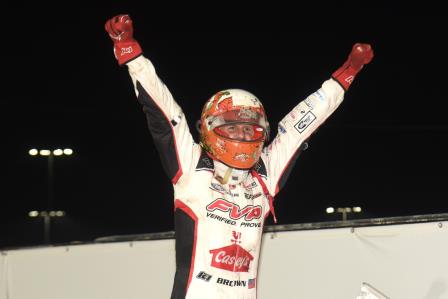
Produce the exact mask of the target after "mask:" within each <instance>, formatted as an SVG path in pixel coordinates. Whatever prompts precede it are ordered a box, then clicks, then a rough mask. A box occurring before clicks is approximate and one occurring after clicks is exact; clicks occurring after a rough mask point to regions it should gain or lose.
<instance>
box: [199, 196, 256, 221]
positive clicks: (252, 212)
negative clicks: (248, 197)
mask: <svg viewBox="0 0 448 299" xmlns="http://www.w3.org/2000/svg"><path fill="white" fill-rule="evenodd" d="M215 210H219V211H222V212H228V213H229V216H230V218H232V219H234V220H238V219H241V218H243V217H244V220H246V221H251V220H253V219H258V218H260V217H261V206H259V205H258V206H253V205H247V206H245V207H244V208H242V209H241V208H240V206H238V205H237V204H234V203H231V202H228V201H227V200H225V199H223V198H218V199H216V200H215V201H214V202H212V203H211V204H209V205H208V206H207V211H210V212H213V211H215Z"/></svg>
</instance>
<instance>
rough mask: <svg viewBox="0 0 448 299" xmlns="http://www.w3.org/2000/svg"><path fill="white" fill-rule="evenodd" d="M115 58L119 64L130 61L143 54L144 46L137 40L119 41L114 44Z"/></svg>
mask: <svg viewBox="0 0 448 299" xmlns="http://www.w3.org/2000/svg"><path fill="white" fill-rule="evenodd" d="M114 54H115V58H117V60H118V64H119V65H123V64H125V63H128V62H130V61H131V60H133V59H135V58H137V57H138V56H140V55H141V54H142V48H141V47H140V45H139V43H138V42H136V41H130V42H117V43H115V45H114Z"/></svg>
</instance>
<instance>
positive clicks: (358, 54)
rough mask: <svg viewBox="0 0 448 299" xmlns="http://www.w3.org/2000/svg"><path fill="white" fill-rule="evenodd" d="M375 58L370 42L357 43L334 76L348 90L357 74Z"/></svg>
mask: <svg viewBox="0 0 448 299" xmlns="http://www.w3.org/2000/svg"><path fill="white" fill-rule="evenodd" d="M372 58H373V49H372V47H371V46H370V45H369V44H361V43H356V44H354V45H353V47H352V51H351V52H350V55H349V56H348V58H347V60H346V61H345V63H344V64H343V65H342V66H341V67H340V68H339V69H338V70H337V71H335V72H334V73H333V75H332V78H333V79H335V80H336V81H338V82H339V84H341V86H342V87H343V88H344V89H345V90H347V89H348V88H349V87H350V85H351V84H352V82H353V80H354V79H355V76H356V74H357V73H358V72H359V71H360V70H361V69H362V68H363V67H364V65H365V64H368V63H369V62H370V61H371V60H372Z"/></svg>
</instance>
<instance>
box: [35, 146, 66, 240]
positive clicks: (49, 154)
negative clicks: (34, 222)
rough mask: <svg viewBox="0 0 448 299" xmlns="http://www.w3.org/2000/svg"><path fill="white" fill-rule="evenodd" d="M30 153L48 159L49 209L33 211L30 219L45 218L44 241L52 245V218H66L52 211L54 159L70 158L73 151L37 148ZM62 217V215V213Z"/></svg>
mask: <svg viewBox="0 0 448 299" xmlns="http://www.w3.org/2000/svg"><path fill="white" fill-rule="evenodd" d="M28 153H29V154H30V155H31V156H43V157H46V158H47V172H48V198H47V209H46V210H45V211H31V212H30V213H29V216H30V217H38V216H40V217H43V218H44V240H45V243H46V244H49V243H50V240H51V239H50V227H51V217H61V216H64V214H65V212H63V211H51V209H52V205H53V201H54V157H59V156H70V155H72V154H73V150H72V149H70V148H66V149H63V150H62V149H55V150H48V149H41V150H37V149H35V148H33V149H30V150H29V151H28ZM58 212H61V213H62V215H60V214H61V213H58Z"/></svg>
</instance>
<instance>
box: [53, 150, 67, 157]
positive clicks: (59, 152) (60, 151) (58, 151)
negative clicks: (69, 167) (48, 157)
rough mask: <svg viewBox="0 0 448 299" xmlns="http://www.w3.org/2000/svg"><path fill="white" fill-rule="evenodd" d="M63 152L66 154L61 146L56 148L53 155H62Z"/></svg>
mask: <svg viewBox="0 0 448 299" xmlns="http://www.w3.org/2000/svg"><path fill="white" fill-rule="evenodd" d="M63 154H64V152H63V151H62V150H61V149H60V148H58V149H55V150H54V151H53V155H55V156H61V155H63Z"/></svg>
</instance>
